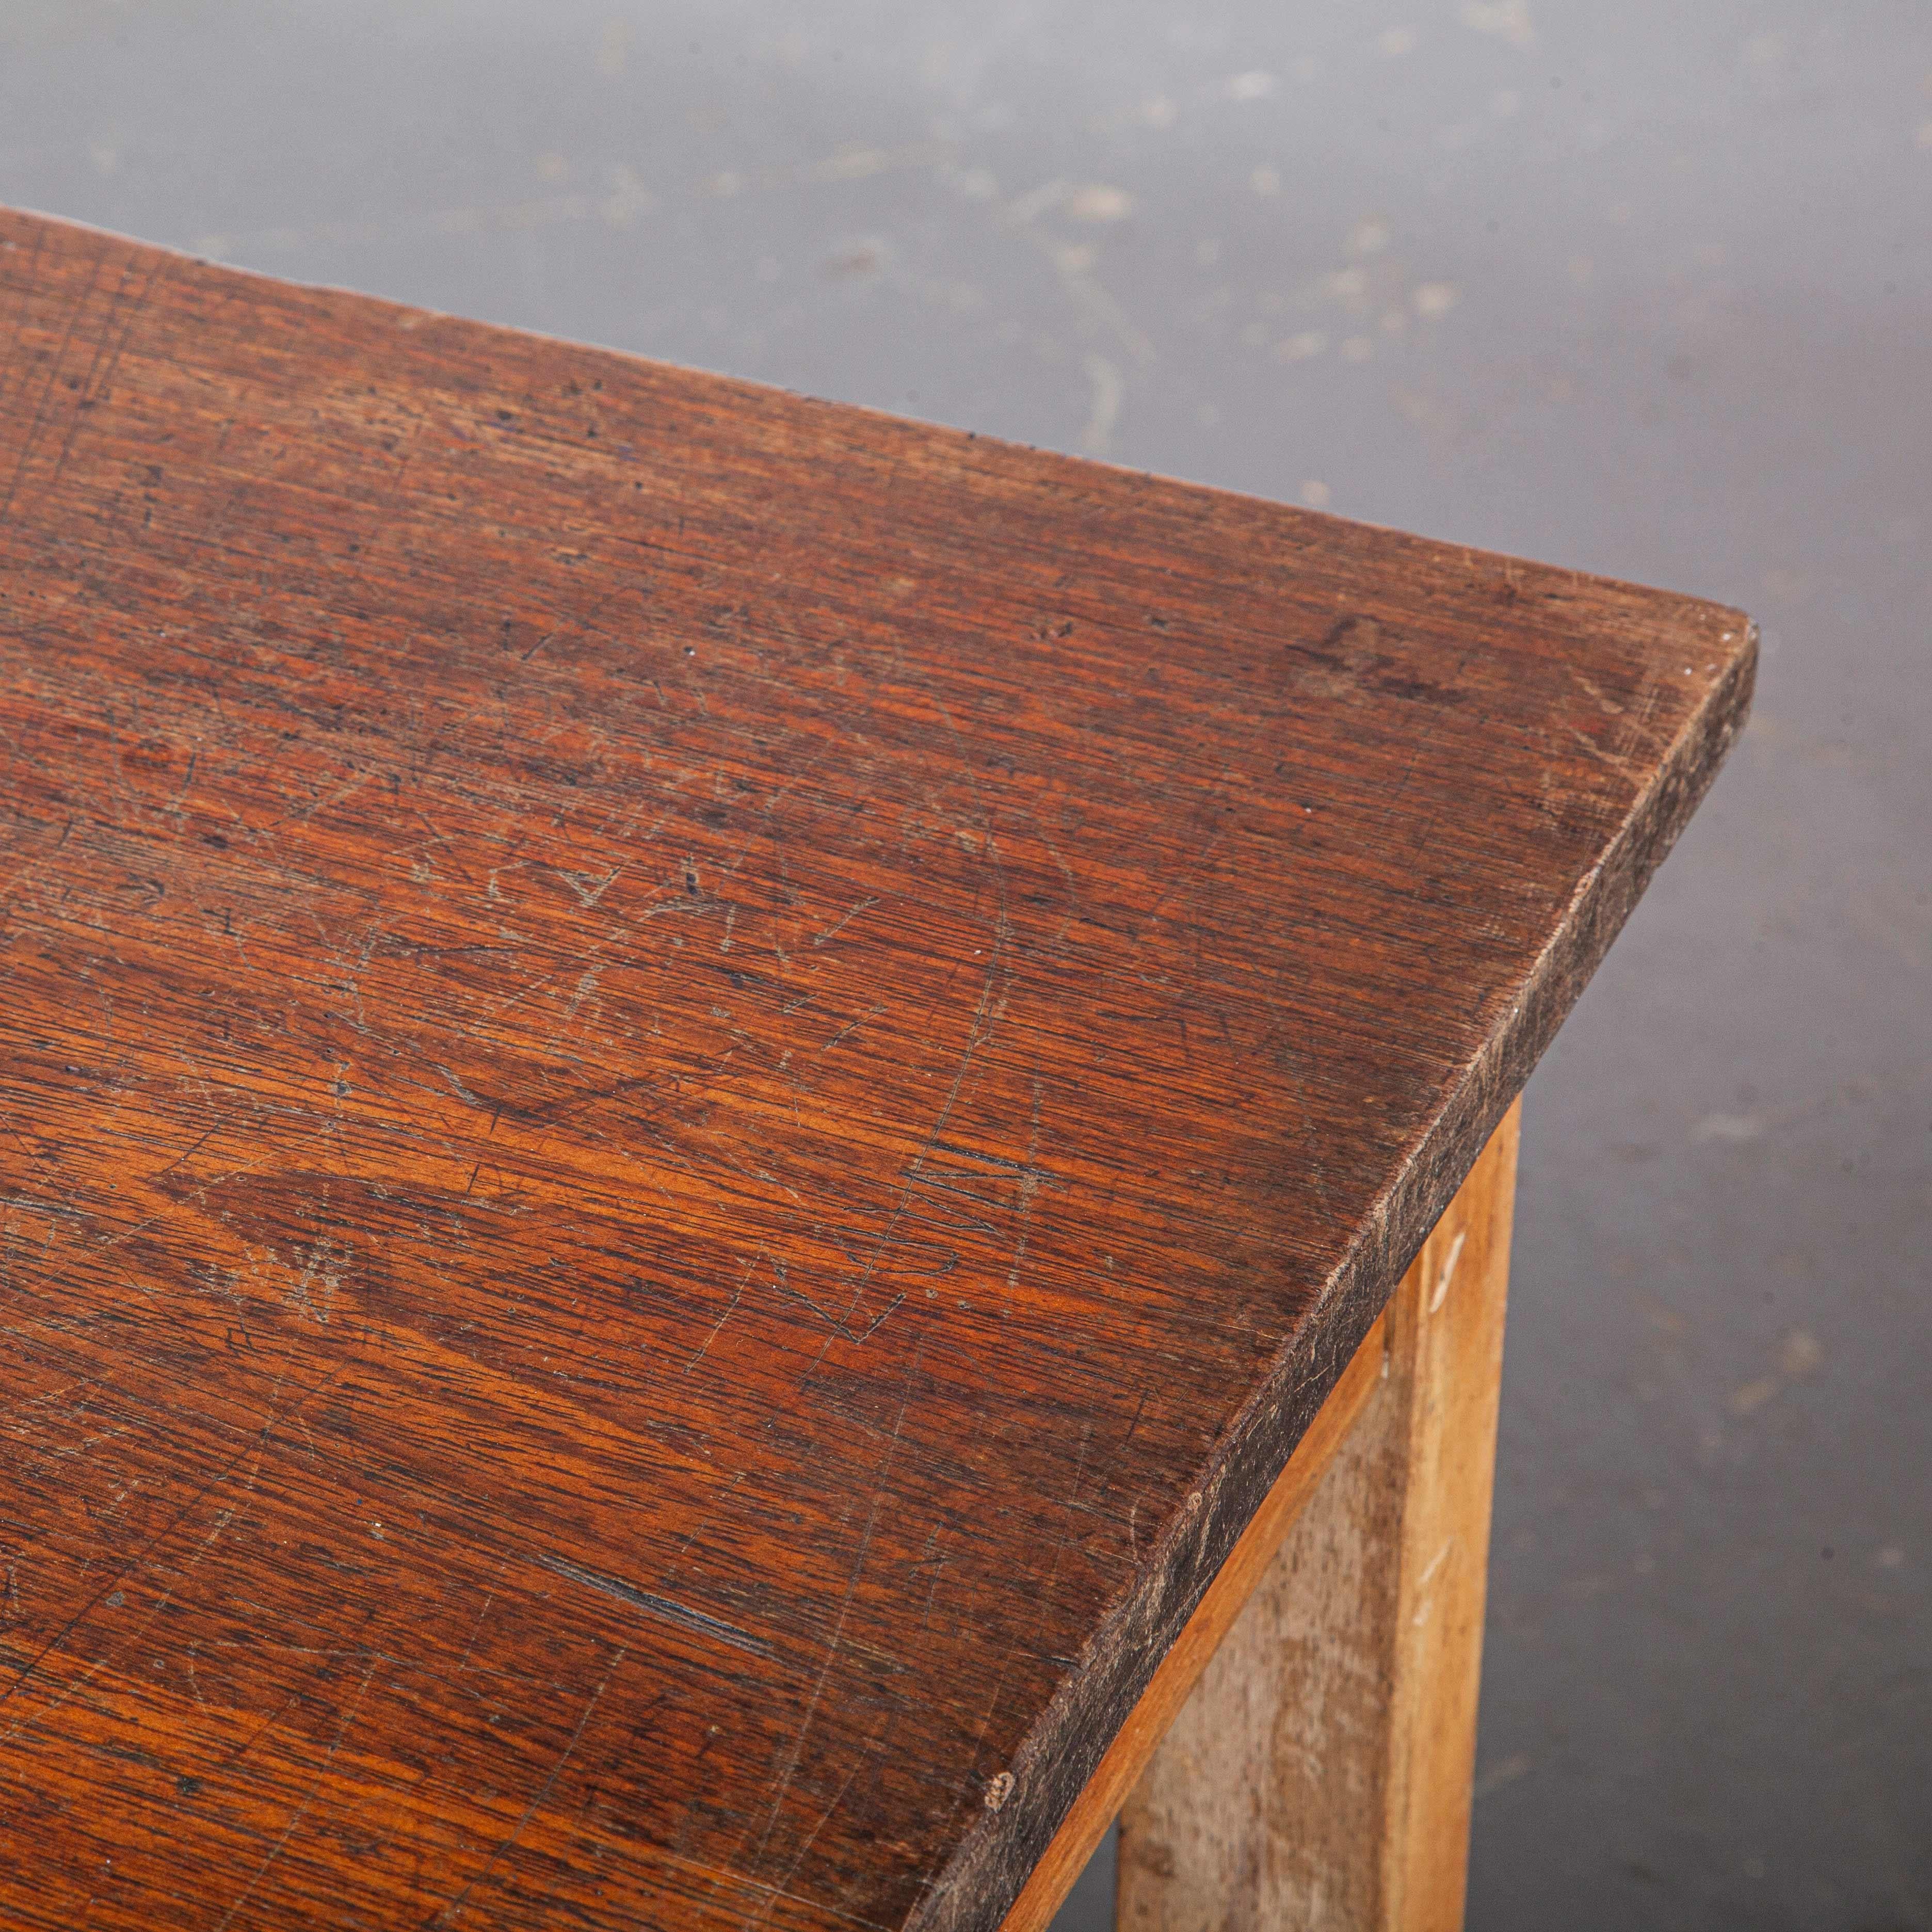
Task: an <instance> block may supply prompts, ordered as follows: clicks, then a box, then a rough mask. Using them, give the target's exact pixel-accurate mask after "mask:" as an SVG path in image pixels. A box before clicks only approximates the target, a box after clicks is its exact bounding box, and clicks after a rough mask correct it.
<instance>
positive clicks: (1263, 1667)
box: [1117, 1108, 1517, 1932]
mask: <svg viewBox="0 0 1932 1932" xmlns="http://www.w3.org/2000/svg"><path fill="white" fill-rule="evenodd" d="M1516 1151H1517V1109H1515V1108H1512V1109H1511V1110H1510V1112H1509V1114H1508V1116H1507V1117H1506V1118H1505V1120H1504V1121H1503V1124H1502V1126H1501V1127H1499V1129H1498V1130H1497V1131H1496V1135H1495V1136H1494V1137H1493V1139H1492V1140H1491V1141H1490V1145H1489V1146H1488V1148H1487V1149H1486V1150H1485V1151H1484V1154H1483V1155H1482V1157H1481V1160H1479V1161H1478V1163H1477V1164H1476V1166H1475V1169H1473V1170H1472V1172H1471V1174H1470V1175H1469V1179H1468V1181H1466V1182H1465V1183H1464V1184H1463V1189H1462V1191H1461V1192H1460V1193H1459V1194H1458V1195H1457V1196H1456V1198H1455V1199H1454V1202H1451V1205H1450V1207H1449V1208H1448V1211H1447V1212H1446V1213H1445V1214H1444V1215H1443V1217H1442V1220H1441V1221H1440V1222H1439V1223H1438V1224H1437V1226H1436V1230H1435V1232H1433V1234H1432V1235H1430V1238H1429V1240H1428V1241H1427V1244H1425V1245H1424V1248H1423V1250H1422V1253H1421V1255H1419V1256H1418V1257H1417V1259H1416V1262H1415V1265H1414V1266H1413V1267H1412V1268H1411V1269H1410V1270H1409V1273H1408V1274H1407V1275H1406V1276H1405V1277H1403V1283H1402V1285H1401V1286H1400V1289H1398V1290H1397V1294H1396V1297H1395V1299H1394V1301H1393V1302H1392V1303H1391V1304H1390V1308H1389V1310H1388V1315H1387V1316H1386V1317H1385V1320H1384V1321H1383V1322H1382V1323H1381V1324H1380V1325H1379V1333H1380V1334H1381V1335H1382V1337H1383V1340H1382V1351H1383V1353H1382V1365H1381V1373H1380V1379H1379V1385H1377V1386H1376V1388H1374V1390H1373V1392H1372V1393H1371V1394H1370V1395H1369V1397H1368V1399H1367V1402H1366V1403H1364V1406H1363V1407H1362V1409H1361V1414H1360V1415H1359V1416H1358V1418H1357V1420H1356V1421H1355V1425H1354V1427H1353V1428H1352V1430H1350V1432H1349V1435H1348V1436H1347V1438H1346V1440H1345V1441H1344V1442H1343V1443H1342V1445H1341V1446H1340V1448H1339V1450H1338V1451H1337V1453H1336V1454H1335V1456H1334V1460H1333V1461H1332V1462H1331V1463H1330V1464H1329V1466H1328V1469H1327V1471H1326V1472H1325V1474H1324V1475H1322V1477H1321V1478H1320V1479H1319V1482H1318V1483H1317V1484H1316V1486H1315V1487H1314V1489H1313V1492H1312V1493H1311V1495H1310V1497H1309V1499H1308V1500H1307V1503H1306V1504H1305V1505H1304V1507H1303V1508H1302V1509H1301V1513H1300V1514H1299V1516H1298V1517H1297V1519H1296V1520H1295V1523H1294V1526H1293V1527H1292V1529H1290V1530H1289V1532H1288V1534H1287V1536H1286V1540H1285V1541H1283V1543H1282V1544H1281V1546H1280V1549H1279V1550H1277V1553H1275V1555H1274V1559H1273V1560H1272V1562H1271V1563H1270V1564H1269V1565H1268V1568H1267V1570H1266V1571H1265V1574H1263V1577H1262V1580H1261V1582H1260V1584H1259V1587H1258V1588H1256V1590H1255V1592H1254V1594H1253V1595H1252V1596H1251V1597H1250V1598H1249V1599H1248V1601H1247V1606H1246V1607H1245V1608H1244V1610H1242V1611H1241V1613H1240V1615H1239V1616H1238V1617H1237V1618H1236V1619H1235V1621H1234V1623H1233V1625H1232V1628H1231V1629H1230V1630H1229V1632H1228V1634H1227V1635H1226V1637H1225V1638H1224V1639H1223V1641H1222V1643H1221V1644H1220V1648H1219V1649H1218V1650H1217V1652H1216V1653H1215V1655H1214V1658H1213V1660H1212V1661H1211V1663H1209V1664H1208V1667H1207V1668H1206V1670H1205V1671H1204V1672H1203V1673H1202V1676H1200V1679H1199V1682H1197V1683H1196V1685H1195V1688H1194V1690H1193V1694H1192V1696H1191V1697H1190V1698H1189V1700H1188V1701H1187V1703H1186V1704H1185V1705H1184V1706H1182V1708H1181V1712H1180V1715H1179V1716H1178V1718H1176V1720H1175V1722H1174V1724H1173V1727H1172V1729H1171V1730H1169V1732H1168V1733H1167V1736H1166V1739H1165V1740H1164V1741H1163V1742H1162V1743H1161V1744H1160V1745H1159V1747H1158V1748H1157V1749H1156V1750H1155V1751H1154V1755H1153V1757H1152V1760H1151V1762H1150V1763H1149V1764H1148V1769H1147V1770H1146V1772H1145V1774H1144V1775H1142V1778H1141V1780H1140V1782H1139V1785H1138V1786H1137V1787H1136V1789H1135V1790H1134V1791H1133V1794H1132V1796H1130V1798H1129V1799H1128V1800H1127V1805H1126V1807H1125V1808H1124V1811H1122V1813H1121V1841H1120V1877H1119V1888H1118V1904H1117V1923H1118V1927H1119V1928H1120V1932H1247V1928H1250V1927H1253V1928H1256V1932H1261V1928H1267V1932H1303V1928H1315V1927H1336V1928H1342V1927H1346V1928H1349V1932H1371V1928H1373V1932H1455V1928H1457V1927H1460V1925H1461V1924H1462V1922H1463V1891H1464V1885H1465V1880H1466V1873H1467V1867H1468V1860H1469V1807H1470V1787H1471V1782H1472V1772H1473V1769H1474V1766H1475V1746H1476V1693H1477V1684H1478V1676H1479V1673H1480V1670H1481V1659H1482V1636H1483V1604H1484V1586H1485V1582H1486V1579H1487V1564H1488V1554H1489V1535H1490V1483H1491V1478H1492V1475H1493V1471H1494V1468H1495V1463H1496V1399H1497V1394H1498V1388H1499V1379H1500V1377H1501V1373H1502V1341H1503V1311H1504V1303H1505V1292H1506V1287H1507V1283H1508V1270H1509V1244H1510V1217H1511V1204H1512V1201H1513V1199H1514V1192H1515V1179H1516ZM1375 1344H1376V1338H1375V1337H1374V1336H1373V1335H1372V1336H1371V1337H1370V1341H1369V1343H1367V1344H1365V1345H1364V1346H1365V1349H1366V1348H1368V1347H1373V1346H1375Z"/></svg>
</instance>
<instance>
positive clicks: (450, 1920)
mask: <svg viewBox="0 0 1932 1932" xmlns="http://www.w3.org/2000/svg"><path fill="white" fill-rule="evenodd" d="M628 1654H629V1653H628V1652H626V1651H623V1650H619V1652H617V1654H616V1656H615V1657H614V1658H612V1659H611V1661H610V1669H609V1670H607V1671H606V1672H605V1673H604V1681H603V1682H601V1684H599V1685H598V1687H597V1688H596V1689H595V1690H594V1691H592V1692H591V1694H590V1696H589V1699H588V1700H586V1703H585V1704H584V1706H583V1710H582V1711H581V1712H579V1713H578V1715H577V1728H576V1729H575V1730H574V1731H572V1732H571V1734H570V1737H569V1740H568V1742H567V1743H566V1744H565V1745H564V1748H563V1749H562V1751H560V1752H559V1754H557V1757H556V1760H555V1762H554V1763H552V1765H551V1766H550V1769H549V1770H548V1772H546V1773H545V1774H544V1781H543V1782H542V1784H540V1785H539V1786H538V1787H537V1789H536V1791H535V1794H534V1795H533V1796H532V1798H531V1799H530V1802H529V1803H528V1804H527V1805H525V1806H524V1807H523V1816H522V1817H520V1818H519V1819H518V1820H517V1822H516V1823H515V1824H514V1826H511V1829H510V1832H509V1835H508V1837H507V1838H503V1839H502V1840H501V1841H499V1843H497V1844H496V1845H495V1846H493V1847H492V1848H491V1850H490V1855H489V1856H488V1857H487V1858H485V1859H484V1861H483V1862H482V1864H481V1865H480V1866H479V1867H478V1868H477V1870H475V1873H472V1876H470V1877H469V1879H466V1881H465V1882H464V1883H463V1889H462V1890H461V1891H459V1892H458V1894H456V1896H455V1897H454V1898H452V1900H450V1901H449V1903H448V1904H447V1905H446V1906H444V1907H443V1909H442V1910H441V1911H440V1912H438V1913H437V1915H436V1916H435V1917H434V1918H433V1919H431V1921H430V1924H431V1926H432V1927H434V1926H438V1925H454V1924H455V1923H456V1921H457V1920H458V1918H460V1917H461V1916H462V1915H463V1906H465V1904H466V1903H467V1902H468V1900H469V1894H471V1893H472V1891H475V1889H476V1888H477V1886H478V1885H480V1884H481V1883H482V1882H483V1880H484V1879H486V1878H487V1877H488V1876H489V1875H490V1873H491V1872H492V1871H493V1870H495V1869H496V1861H497V1860H498V1859H499V1858H502V1856H503V1855H504V1854H505V1852H508V1851H509V1850H510V1849H511V1848H512V1847H513V1846H514V1845H515V1844H516V1842H517V1840H518V1839H519V1838H521V1837H522V1836H523V1831H524V1828H525V1827H526V1826H528V1824H529V1822H530V1820H532V1818H533V1817H535V1816H536V1814H537V1813H538V1811H541V1809H542V1808H543V1804H544V1800H545V1799H547V1798H548V1797H549V1796H550V1790H551V1787H553V1786H554V1785H555V1784H556V1781H557V1779H558V1778H559V1776H560V1775H562V1771H563V1768H564V1766H565V1765H567V1764H568V1763H569V1762H570V1760H571V1759H572V1758H573V1757H575V1756H576V1754H577V1745H578V1742H579V1741H580V1739H582V1738H583V1727H584V1726H585V1725H586V1724H589V1721H590V1717H591V1713H592V1712H594V1711H595V1709H596V1708H597V1706H598V1705H599V1704H601V1703H602V1702H603V1701H604V1692H605V1691H607V1690H609V1689H610V1680H611V1679H612V1678H613V1677H614V1676H616V1674H617V1673H618V1671H619V1670H620V1669H621V1668H622V1665H623V1662H624V1659H625V1657H626V1656H627V1655H628Z"/></svg>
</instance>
